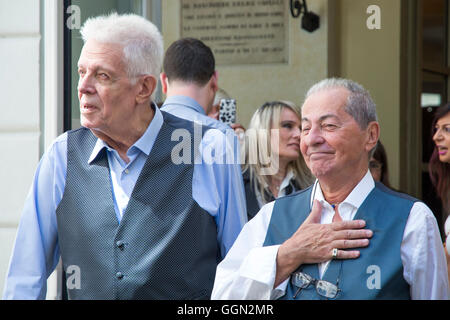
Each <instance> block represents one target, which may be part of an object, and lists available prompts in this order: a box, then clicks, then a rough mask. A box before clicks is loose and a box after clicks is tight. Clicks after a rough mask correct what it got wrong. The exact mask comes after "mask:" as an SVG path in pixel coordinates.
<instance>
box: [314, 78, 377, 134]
mask: <svg viewBox="0 0 450 320" xmlns="http://www.w3.org/2000/svg"><path fill="white" fill-rule="evenodd" d="M334 88H345V89H347V90H348V91H349V92H350V94H349V96H348V98H347V104H346V105H345V111H346V112H347V113H348V114H349V115H351V116H352V117H353V119H355V121H356V122H357V123H358V125H359V126H360V128H361V129H365V128H367V126H368V124H369V123H370V122H372V121H378V117H377V110H376V106H375V103H374V102H373V100H372V97H371V96H370V93H369V92H368V91H367V90H366V89H364V87H363V86H362V85H360V84H358V83H356V82H354V81H352V80H348V79H342V78H329V79H324V80H322V81H320V82H318V83H316V84H315V85H313V86H312V87H311V88H310V89H309V90H308V92H307V93H306V98H308V97H309V96H311V95H312V94H313V93H316V92H319V91H323V90H328V89H334Z"/></svg>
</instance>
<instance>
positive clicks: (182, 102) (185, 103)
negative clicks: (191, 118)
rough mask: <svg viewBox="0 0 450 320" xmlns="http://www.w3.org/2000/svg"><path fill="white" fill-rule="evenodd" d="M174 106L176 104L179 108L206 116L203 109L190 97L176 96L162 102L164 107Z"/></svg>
mask: <svg viewBox="0 0 450 320" xmlns="http://www.w3.org/2000/svg"><path fill="white" fill-rule="evenodd" d="M174 104H176V105H177V107H179V108H187V109H191V110H193V111H195V112H199V113H201V114H203V115H206V112H205V110H204V109H203V107H202V106H201V105H200V104H199V103H198V102H197V101H195V100H194V99H192V98H191V97H187V96H180V95H176V96H170V97H167V99H166V100H165V101H164V107H165V106H168V105H174Z"/></svg>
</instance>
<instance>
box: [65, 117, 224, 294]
mask: <svg viewBox="0 0 450 320" xmlns="http://www.w3.org/2000/svg"><path fill="white" fill-rule="evenodd" d="M163 117H164V123H163V125H162V127H161V130H160V132H159V133H158V136H157V138H156V141H155V143H154V145H153V148H152V151H151V153H150V155H149V156H148V158H147V161H146V163H145V165H144V167H143V169H142V172H141V173H140V176H139V178H138V180H137V181H136V185H135V187H134V189H133V192H132V194H131V197H130V200H129V202H128V206H127V208H126V210H125V212H124V214H123V218H122V219H121V221H120V224H119V223H118V221H117V218H116V215H115V211H114V202H113V195H112V186H111V177H110V170H109V165H108V158H107V155H106V150H105V149H103V150H102V151H101V152H100V153H99V155H98V156H97V157H96V158H95V159H94V161H93V162H92V163H91V164H88V159H89V156H90V154H91V153H92V150H93V148H94V145H95V143H96V141H97V138H96V137H95V136H94V135H93V134H92V133H91V131H90V130H88V129H85V128H81V129H78V130H75V131H71V132H69V133H68V140H67V177H66V186H65V190H64V195H63V198H62V200H61V202H60V204H59V206H58V208H57V211H56V216H57V224H58V241H59V246H60V252H61V257H62V263H63V269H64V272H66V277H67V279H68V282H69V284H72V285H68V297H69V298H70V299H102V300H103V299H202V298H203V299H207V298H209V297H210V294H211V291H212V287H213V283H214V277H215V270H216V266H217V261H218V257H219V251H218V245H217V230H216V224H215V221H214V219H213V217H212V216H211V215H210V214H208V213H207V212H206V211H204V210H203V209H202V208H200V207H199V205H198V204H197V203H196V202H195V201H194V199H193V198H192V175H193V168H194V164H193V161H192V164H184V163H182V164H179V165H175V164H173V162H172V160H171V151H172V149H173V147H174V146H175V145H177V144H178V143H179V142H178V141H172V139H171V135H172V132H173V131H174V130H175V129H178V128H184V129H186V130H188V131H190V133H191V139H192V140H191V146H192V149H194V148H195V146H194V142H193V141H194V138H193V137H194V135H193V132H192V130H193V129H192V128H193V127H192V124H193V123H192V122H190V121H187V120H182V119H179V118H176V117H174V116H172V115H169V114H167V113H163ZM191 151H192V150H191ZM192 154H194V153H193V152H192ZM192 160H193V159H192ZM75 271H78V274H75ZM74 276H78V277H79V279H78V281H79V282H77V281H76V280H75V281H72V278H73V277H74ZM74 283H75V285H73V284H74Z"/></svg>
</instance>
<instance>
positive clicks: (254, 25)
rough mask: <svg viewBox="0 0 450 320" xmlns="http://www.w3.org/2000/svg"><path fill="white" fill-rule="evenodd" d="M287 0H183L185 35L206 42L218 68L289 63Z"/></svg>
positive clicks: (182, 12)
mask: <svg viewBox="0 0 450 320" xmlns="http://www.w3.org/2000/svg"><path fill="white" fill-rule="evenodd" d="M288 19H289V17H288V15H287V8H286V2H285V1H284V0H247V1H234V0H181V32H180V35H181V37H182V38H184V37H192V38H197V39H200V40H202V41H203V42H204V43H205V44H206V45H208V46H209V47H210V48H211V50H212V51H213V53H214V57H215V59H216V64H218V65H242V64H267V63H287V62H288V46H287V39H286V37H287V22H288Z"/></svg>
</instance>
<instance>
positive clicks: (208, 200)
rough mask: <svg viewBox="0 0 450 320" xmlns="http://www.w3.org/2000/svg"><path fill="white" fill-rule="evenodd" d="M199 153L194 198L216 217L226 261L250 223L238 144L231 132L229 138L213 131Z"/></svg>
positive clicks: (218, 234) (194, 182)
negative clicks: (241, 233) (248, 221)
mask: <svg viewBox="0 0 450 320" xmlns="http://www.w3.org/2000/svg"><path fill="white" fill-rule="evenodd" d="M200 150H201V151H200V152H201V155H202V163H201V164H196V165H195V168H194V178H193V197H194V199H195V200H196V201H197V203H198V204H199V205H200V206H201V207H202V208H203V209H205V210H206V211H208V212H209V213H210V214H211V215H212V216H213V217H214V219H215V221H216V225H217V241H218V243H219V246H220V251H221V256H222V258H224V257H225V255H226V253H227V252H228V250H229V249H230V248H231V246H232V245H233V243H234V241H235V240H236V238H237V236H238V235H239V233H240V231H241V230H242V227H243V226H244V224H245V223H246V222H247V210H246V202H245V191H244V183H243V179H242V173H241V167H240V164H239V142H238V141H237V138H236V135H235V134H234V133H233V132H232V129H230V132H228V133H227V134H226V135H225V134H224V133H223V132H221V131H220V130H217V129H211V130H208V131H207V132H206V133H205V135H204V137H203V139H202V141H201V146H200Z"/></svg>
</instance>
